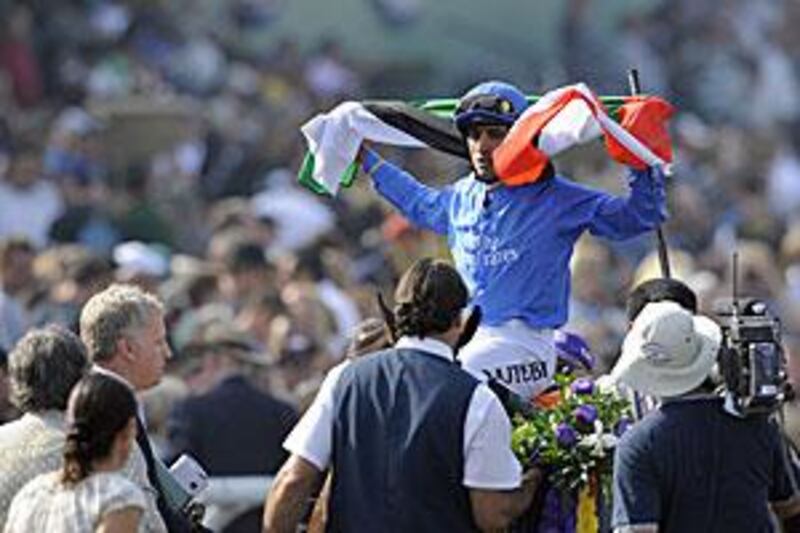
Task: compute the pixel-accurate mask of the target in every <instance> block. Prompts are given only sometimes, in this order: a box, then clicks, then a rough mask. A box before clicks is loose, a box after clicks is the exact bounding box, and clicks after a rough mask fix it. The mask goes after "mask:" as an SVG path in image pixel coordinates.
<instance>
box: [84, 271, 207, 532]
mask: <svg viewBox="0 0 800 533" xmlns="http://www.w3.org/2000/svg"><path fill="white" fill-rule="evenodd" d="M80 332H81V339H83V342H84V344H85V345H86V348H87V351H88V352H89V358H90V359H91V361H92V363H94V366H93V371H94V372H101V373H103V374H107V375H110V376H113V377H115V378H117V379H119V380H121V381H122V382H124V383H126V384H127V385H129V386H130V387H131V388H132V389H133V390H134V391H136V392H141V391H144V390H147V389H149V388H150V387H153V386H155V385H157V384H158V382H159V381H161V377H162V375H163V374H164V366H165V364H166V360H167V359H168V358H169V357H170V355H171V353H170V348H169V345H168V344H167V332H166V328H165V326H164V307H163V305H162V304H161V302H160V301H159V300H158V298H156V297H155V296H153V295H151V294H148V293H146V292H144V291H143V290H141V289H140V288H138V287H136V286H134V285H123V284H113V285H111V286H109V287H108V288H107V289H105V290H104V291H102V292H99V293H97V294H95V295H94V296H92V297H91V298H90V299H89V301H87V302H86V304H85V305H84V307H83V309H82V310H81V316H80ZM136 422H137V426H138V429H139V431H138V434H137V437H136V441H137V444H138V446H137V450H134V452H133V453H131V454H130V459H129V460H128V464H127V466H126V468H125V472H126V474H127V475H128V477H129V478H130V479H131V480H132V481H134V482H135V483H137V484H138V485H140V486H142V487H143V488H144V489H146V490H145V493H146V494H149V495H150V494H153V493H155V495H156V497H155V498H148V500H149V501H148V508H147V509H146V510H145V515H144V522H145V523H146V525H147V529H148V530H149V531H170V532H183V531H192V526H191V524H190V523H189V521H188V520H187V519H186V518H184V517H183V516H182V515H180V514H179V513H178V512H176V511H174V510H173V509H171V508H170V507H169V505H168V504H167V502H166V500H165V497H164V492H163V487H162V486H161V483H160V481H159V479H158V477H157V475H156V462H157V461H159V459H158V458H157V457H156V456H155V454H154V453H153V449H152V447H151V445H150V441H149V439H148V438H147V433H146V432H145V430H144V424H143V421H142V414H141V409H140V412H139V415H138V416H137V417H136Z"/></svg>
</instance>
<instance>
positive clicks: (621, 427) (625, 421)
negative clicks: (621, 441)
mask: <svg viewBox="0 0 800 533" xmlns="http://www.w3.org/2000/svg"><path fill="white" fill-rule="evenodd" d="M632 425H633V420H631V419H630V418H628V417H627V416H626V417H623V418H620V419H619V421H618V422H617V423H616V424H615V425H614V435H616V436H617V437H621V436H622V435H623V433H625V432H626V431H628V429H630V427H631V426H632Z"/></svg>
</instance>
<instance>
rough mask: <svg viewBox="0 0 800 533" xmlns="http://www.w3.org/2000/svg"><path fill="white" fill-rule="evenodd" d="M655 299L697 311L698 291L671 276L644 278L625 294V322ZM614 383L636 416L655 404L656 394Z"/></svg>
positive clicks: (638, 416) (653, 407) (629, 321)
mask: <svg viewBox="0 0 800 533" xmlns="http://www.w3.org/2000/svg"><path fill="white" fill-rule="evenodd" d="M655 302H674V303H676V304H678V305H679V306H681V308H683V309H685V310H687V311H689V312H690V313H692V314H696V313H697V295H696V294H695V293H694V291H693V290H692V289H690V288H689V286H688V285H686V284H685V283H683V282H682V281H680V280H677V279H674V278H654V279H649V280H647V281H643V282H642V283H640V284H639V285H637V286H636V287H634V288H633V290H632V291H631V293H630V294H629V295H628V300H627V302H626V312H627V316H628V324H629V325H632V324H633V322H634V321H635V320H636V317H637V316H639V313H640V312H641V311H642V309H644V307H645V306H646V305H647V304H651V303H655ZM709 379H710V378H709ZM615 385H616V387H617V388H618V390H619V391H620V393H621V394H623V395H625V396H627V398H628V400H629V401H630V402H631V409H632V411H633V413H632V414H633V417H634V419H636V420H639V419H641V418H642V417H643V416H644V415H646V414H647V413H649V412H650V411H652V410H653V409H655V408H656V407H657V406H658V398H655V397H654V396H649V395H647V394H644V393H642V392H640V391H636V390H632V389H630V388H629V387H627V386H626V385H625V384H622V383H615Z"/></svg>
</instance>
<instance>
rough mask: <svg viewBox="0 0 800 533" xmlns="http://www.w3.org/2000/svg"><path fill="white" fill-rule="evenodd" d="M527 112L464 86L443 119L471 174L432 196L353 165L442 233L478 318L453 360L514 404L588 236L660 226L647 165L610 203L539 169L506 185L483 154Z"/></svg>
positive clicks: (537, 380) (536, 375) (511, 100)
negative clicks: (492, 381)
mask: <svg viewBox="0 0 800 533" xmlns="http://www.w3.org/2000/svg"><path fill="white" fill-rule="evenodd" d="M527 106H528V102H527V99H526V97H525V95H524V94H523V93H522V92H521V91H520V90H519V89H518V88H517V87H514V86H513V85H510V84H508V83H505V82H501V81H487V82H483V83H480V84H478V85H476V86H475V87H473V88H472V89H470V90H469V91H468V92H467V93H466V94H465V95H464V96H463V97H462V98H461V101H460V103H459V106H458V108H457V110H456V112H455V114H454V117H453V118H454V123H455V126H456V128H457V129H458V131H459V132H460V133H461V135H462V137H463V139H464V144H465V146H466V149H467V152H468V155H469V160H470V163H471V166H472V172H471V173H470V174H469V175H467V176H465V177H464V178H462V179H460V180H458V181H457V182H455V183H453V184H452V185H450V186H448V187H445V188H443V189H435V188H432V187H429V186H427V185H424V184H422V183H420V182H418V181H417V180H416V179H415V178H414V176H412V175H411V174H409V173H407V172H405V171H403V170H401V169H399V168H397V167H396V166H394V165H393V164H391V163H389V162H387V161H385V160H384V159H382V158H381V157H380V156H379V155H378V154H377V153H376V152H374V151H372V150H371V149H369V148H367V147H364V148H363V149H362V150H361V153H360V161H361V168H362V169H363V170H364V172H366V173H367V174H369V175H370V176H371V177H372V181H373V184H374V186H375V189H376V190H377V192H378V193H379V194H380V195H381V196H382V197H383V198H385V199H386V200H388V201H389V202H390V203H391V204H392V205H393V206H394V207H396V208H397V209H398V210H400V211H401V212H402V214H403V215H404V216H405V217H406V218H408V219H409V220H410V221H411V222H412V223H414V224H415V225H417V226H420V227H422V228H425V229H428V230H431V231H434V232H436V233H439V234H441V235H444V236H446V237H447V242H448V246H449V247H450V251H451V253H452V256H453V260H454V261H455V265H456V267H457V269H458V271H459V273H460V274H461V275H462V276H463V278H464V280H465V282H466V284H467V286H468V287H469V290H470V293H471V298H472V303H473V304H475V305H478V306H480V307H481V309H482V310H483V321H482V324H481V327H480V328H479V329H478V332H477V334H476V335H475V338H474V339H473V340H472V341H471V342H470V344H468V345H467V346H465V347H464V350H463V351H462V352H461V355H460V357H461V361H462V363H463V365H464V368H465V369H467V370H468V371H470V372H472V373H474V374H475V375H476V376H479V377H481V378H482V379H486V377H487V376H488V377H493V378H496V379H499V380H500V381H501V382H502V383H503V384H504V385H506V386H508V387H509V388H511V389H512V390H514V392H516V393H518V394H520V395H521V396H523V397H525V398H532V397H535V396H536V395H537V394H538V393H540V392H541V391H543V390H544V389H545V388H547V386H548V385H549V384H550V383H551V381H552V378H553V375H554V373H555V364H556V355H555V349H554V339H553V330H554V329H557V328H559V327H561V326H562V325H563V324H564V323H565V322H566V321H567V318H568V317H567V311H568V306H567V303H568V301H569V292H570V270H569V262H570V257H571V256H572V252H573V247H574V245H575V243H576V242H577V240H578V239H579V238H580V236H581V235H582V234H583V233H584V232H586V231H588V232H590V233H592V234H593V235H596V236H599V237H604V238H607V239H613V240H622V239H628V238H632V237H635V236H637V235H640V234H642V233H643V232H645V231H649V230H652V229H654V228H655V227H656V226H657V225H658V224H660V223H661V222H663V221H664V219H665V218H666V197H665V192H664V183H663V175H662V173H661V171H660V169H658V168H648V169H644V170H631V172H630V177H629V178H628V184H629V188H630V194H629V195H628V197H626V198H623V197H616V196H613V195H610V194H608V193H606V192H603V191H599V190H595V189H591V188H589V187H586V186H584V185H581V184H578V183H575V182H573V181H570V180H568V179H565V178H564V177H562V176H560V175H557V174H556V172H555V169H554V168H553V166H552V165H551V164H550V163H548V164H547V166H546V168H545V170H544V171H543V175H542V177H541V178H539V179H538V181H535V182H533V183H525V184H520V185H514V186H511V185H508V184H506V183H504V182H502V181H500V179H499V177H498V176H497V174H496V172H495V169H494V163H493V157H494V156H493V154H494V152H495V150H496V149H497V148H498V147H499V146H500V145H501V144H502V142H503V140H504V139H505V138H506V135H507V134H508V132H509V130H510V129H511V128H512V126H513V125H514V124H515V122H516V121H517V119H518V118H519V117H520V115H522V113H523V112H524V111H525V109H526V107H527Z"/></svg>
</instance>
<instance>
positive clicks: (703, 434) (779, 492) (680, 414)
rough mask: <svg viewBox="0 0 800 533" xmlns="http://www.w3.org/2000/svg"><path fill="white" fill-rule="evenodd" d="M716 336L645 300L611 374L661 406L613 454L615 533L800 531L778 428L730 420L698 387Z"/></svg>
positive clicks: (710, 326) (719, 401)
mask: <svg viewBox="0 0 800 533" xmlns="http://www.w3.org/2000/svg"><path fill="white" fill-rule="evenodd" d="M721 338H722V334H721V331H720V328H719V326H717V325H716V324H715V323H714V322H712V321H711V320H710V319H708V318H706V317H703V316H697V315H694V316H693V315H692V314H691V312H689V311H687V310H686V309H683V308H682V307H681V306H680V305H678V304H677V303H675V302H667V301H663V302H656V303H650V304H647V305H646V306H645V307H644V309H643V310H642V311H641V313H639V315H638V316H637V318H636V320H635V321H634V323H633V326H632V327H631V330H630V332H629V333H628V335H627V336H626V338H625V341H624V343H623V348H622V355H621V357H620V360H619V361H618V362H617V364H616V365H615V367H614V369H613V370H612V376H614V377H615V379H616V380H617V381H618V382H621V383H623V384H625V385H627V386H628V387H630V388H632V389H633V390H635V391H637V392H640V393H643V394H648V395H652V396H655V397H658V398H660V399H661V400H662V401H661V405H659V407H658V408H657V409H655V410H654V411H652V412H650V413H648V414H647V415H646V416H645V417H644V418H643V419H642V420H641V421H640V422H638V423H636V424H635V425H634V426H633V428H632V429H630V430H629V431H628V432H627V433H625V435H624V437H623V438H622V440H621V442H620V443H619V445H618V446H617V450H616V453H615V457H614V498H613V501H614V511H613V520H612V521H613V526H614V531H615V533H669V532H675V533H695V532H696V533H739V532H741V533H771V532H772V531H774V526H773V523H772V518H771V517H770V507H771V509H772V511H773V513H775V516H777V517H778V518H779V519H780V520H781V522H782V525H783V528H784V529H783V531H786V532H795V531H800V496H798V493H797V488H796V487H794V486H793V485H794V483H793V480H792V479H791V477H790V474H789V472H790V469H793V468H794V467H793V465H791V464H790V459H789V456H788V455H787V451H786V449H785V447H784V445H783V443H782V441H781V439H782V437H781V433H780V430H779V428H778V427H777V426H776V425H775V424H774V423H772V422H771V421H770V420H769V419H768V418H767V417H766V416H764V415H761V416H758V415H751V416H747V417H745V418H739V417H736V416H733V415H731V414H729V413H727V412H725V410H724V409H723V402H724V399H723V398H722V397H721V396H719V395H717V394H714V393H713V391H711V390H708V389H707V388H706V387H705V386H704V382H706V380H707V377H708V376H709V374H710V373H711V370H712V367H713V366H714V363H715V361H716V356H717V352H718V350H719V347H720V342H721Z"/></svg>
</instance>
